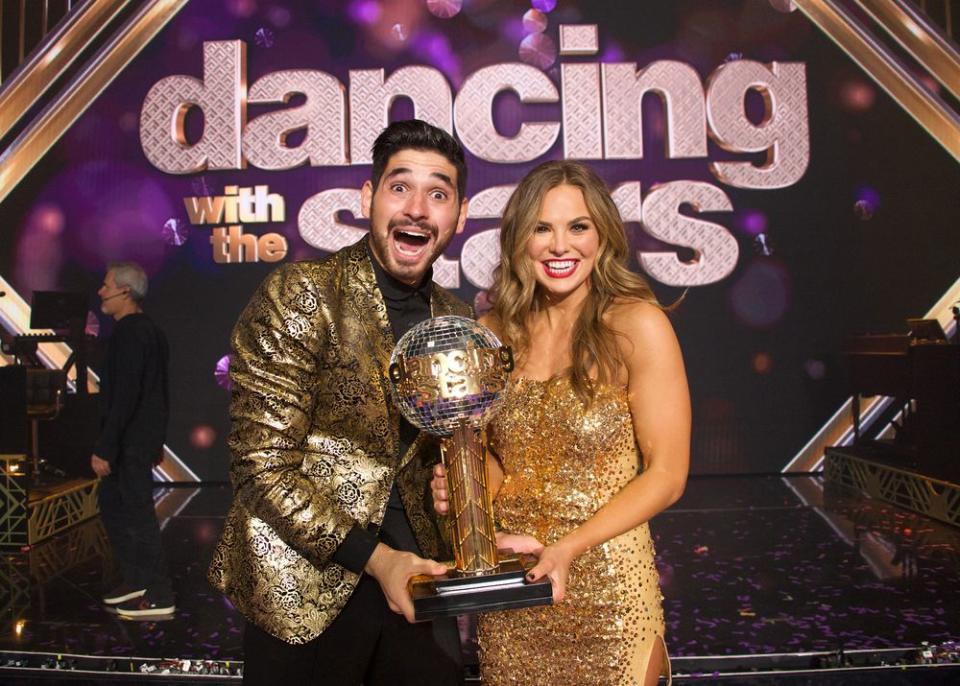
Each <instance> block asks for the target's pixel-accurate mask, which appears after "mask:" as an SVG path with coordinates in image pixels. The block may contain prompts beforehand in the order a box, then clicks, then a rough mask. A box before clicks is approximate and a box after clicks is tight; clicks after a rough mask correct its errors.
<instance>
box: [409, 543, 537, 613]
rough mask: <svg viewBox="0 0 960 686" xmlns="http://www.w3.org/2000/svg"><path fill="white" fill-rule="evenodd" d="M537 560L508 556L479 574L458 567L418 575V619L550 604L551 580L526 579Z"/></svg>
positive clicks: (413, 587)
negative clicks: (439, 573) (463, 572)
mask: <svg viewBox="0 0 960 686" xmlns="http://www.w3.org/2000/svg"><path fill="white" fill-rule="evenodd" d="M536 562H537V561H536V559H535V558H533V557H531V556H529V555H520V556H512V557H505V558H504V559H502V560H501V561H500V565H499V566H498V567H497V569H495V570H494V571H491V572H486V573H484V574H479V575H475V576H465V575H461V574H458V573H457V571H456V570H450V572H448V573H447V574H446V575H444V576H439V577H433V576H422V575H421V576H416V577H414V578H413V579H411V580H410V594H411V595H412V596H413V607H414V610H415V612H416V618H417V621H421V620H424V619H433V618H435V617H453V616H456V615H472V614H479V613H481V612H494V611H496V610H513V609H517V608H521V607H532V606H534V605H550V604H551V603H552V602H553V587H552V585H551V584H550V579H548V578H547V577H544V578H542V579H540V580H539V581H534V582H533V583H530V582H528V581H527V580H526V574H527V572H528V571H529V570H530V569H531V568H533V566H534V565H535V564H536Z"/></svg>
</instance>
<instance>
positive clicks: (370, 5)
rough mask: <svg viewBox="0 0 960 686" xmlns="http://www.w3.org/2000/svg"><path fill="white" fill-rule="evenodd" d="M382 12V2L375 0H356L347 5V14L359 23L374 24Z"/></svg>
mask: <svg viewBox="0 0 960 686" xmlns="http://www.w3.org/2000/svg"><path fill="white" fill-rule="evenodd" d="M380 12H381V8H380V3H379V2H375V1H374V0H355V2H351V3H350V4H349V5H347V16H348V17H350V18H351V19H353V20H354V21H355V22H357V23H359V24H373V23H374V22H375V21H377V19H379V18H380Z"/></svg>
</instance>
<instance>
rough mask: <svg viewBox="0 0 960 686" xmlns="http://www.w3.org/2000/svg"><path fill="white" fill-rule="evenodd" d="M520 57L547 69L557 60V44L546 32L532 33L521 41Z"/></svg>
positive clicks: (528, 62)
mask: <svg viewBox="0 0 960 686" xmlns="http://www.w3.org/2000/svg"><path fill="white" fill-rule="evenodd" d="M518 52H519V54H520V59H521V60H522V61H524V62H526V63H527V64H530V65H533V66H534V67H537V68H538V69H547V68H549V67H550V66H552V65H553V63H554V62H556V60H557V45H556V43H554V42H553V39H551V38H550V36H548V35H546V34H545V33H532V34H530V35H529V36H527V37H526V38H524V39H523V40H522V41H521V42H520V50H519V51H518Z"/></svg>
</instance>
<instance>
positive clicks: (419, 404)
mask: <svg viewBox="0 0 960 686" xmlns="http://www.w3.org/2000/svg"><path fill="white" fill-rule="evenodd" d="M512 369H513V355H512V354H511V352H510V348H508V347H506V346H503V345H501V344H500V341H499V340H498V339H497V337H496V336H495V335H494V333H493V332H492V331H490V329H488V328H487V327H485V326H483V325H482V324H478V323H477V322H475V321H474V320H472V319H467V318H466V317H454V316H447V317H435V318H433V319H428V320H426V321H424V322H421V323H420V324H418V325H417V326H415V327H413V328H412V329H410V331H408V332H407V333H406V334H404V335H403V337H401V338H400V340H399V342H398V343H397V345H396V347H395V348H394V350H393V355H392V356H391V357H390V370H389V373H390V381H391V382H392V384H393V394H394V400H395V401H396V403H397V405H398V406H399V407H400V411H401V412H403V415H404V416H405V417H406V418H407V420H408V421H409V422H410V423H411V424H413V425H414V426H416V427H417V428H419V429H421V430H423V431H426V432H428V433H430V434H433V435H434V436H438V437H440V438H441V439H442V440H441V454H442V456H443V464H444V466H445V468H446V471H447V486H448V490H449V493H450V515H449V525H450V528H451V534H452V538H453V552H454V561H455V565H456V566H455V568H454V569H452V570H451V571H450V572H448V573H447V574H446V575H445V576H443V577H432V576H419V577H414V578H413V579H412V580H411V585H410V592H411V595H412V596H413V604H414V608H415V610H416V616H417V619H418V620H420V619H430V618H432V617H441V616H450V615H460V614H472V613H476V612H487V611H491V610H504V609H509V608H516V607H528V606H531V605H546V604H549V603H550V602H551V600H552V589H551V586H550V582H549V580H548V579H546V577H544V578H543V579H541V580H540V581H537V582H534V583H527V581H526V579H525V575H526V572H527V571H528V569H529V568H530V567H532V566H533V564H534V563H535V561H534V559H533V558H532V557H530V556H528V555H520V556H517V555H513V553H512V551H501V552H502V553H504V556H503V557H502V558H501V556H500V555H499V554H498V552H497V544H496V534H495V528H494V523H493V507H492V502H491V497H490V490H489V489H488V488H487V464H486V450H485V448H484V444H483V441H482V440H481V438H480V432H481V430H482V429H483V427H484V426H485V425H486V424H487V422H489V421H490V419H491V418H492V417H493V415H494V414H495V413H496V411H497V410H498V409H499V407H500V405H501V403H502V402H503V399H504V397H505V393H506V391H507V385H508V377H509V373H510V371H511V370H512Z"/></svg>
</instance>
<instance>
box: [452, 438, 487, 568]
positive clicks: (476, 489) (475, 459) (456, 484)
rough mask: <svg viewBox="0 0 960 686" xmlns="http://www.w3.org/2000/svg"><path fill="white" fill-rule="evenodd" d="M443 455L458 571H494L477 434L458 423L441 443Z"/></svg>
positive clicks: (483, 467) (481, 449) (483, 462)
mask: <svg viewBox="0 0 960 686" xmlns="http://www.w3.org/2000/svg"><path fill="white" fill-rule="evenodd" d="M442 454H443V462H444V467H445V468H446V470H447V483H448V485H449V488H450V518H451V522H450V523H451V528H452V531H453V554H454V558H455V560H456V563H457V571H459V572H461V573H463V574H465V575H467V576H470V575H474V574H482V573H484V572H490V571H493V570H495V569H496V568H497V565H498V562H499V561H498V559H497V542H496V532H495V530H494V525H493V507H492V504H491V501H490V491H489V489H488V488H487V465H486V459H485V458H486V455H485V451H484V447H483V443H482V442H481V441H480V435H479V432H478V431H476V430H475V429H473V428H471V427H470V426H468V425H467V423H466V421H461V422H460V423H459V424H458V425H457V427H456V428H455V429H454V432H453V435H452V436H451V437H450V438H448V439H447V440H445V441H444V442H443V449H442Z"/></svg>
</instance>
